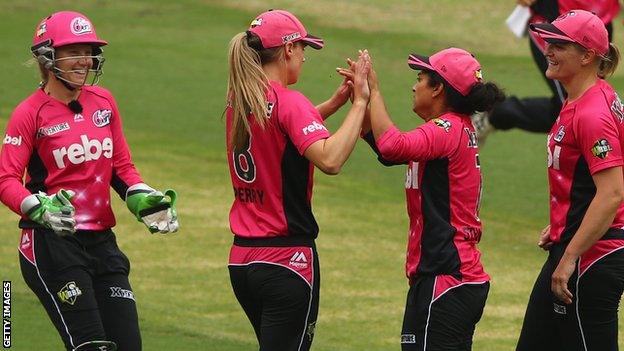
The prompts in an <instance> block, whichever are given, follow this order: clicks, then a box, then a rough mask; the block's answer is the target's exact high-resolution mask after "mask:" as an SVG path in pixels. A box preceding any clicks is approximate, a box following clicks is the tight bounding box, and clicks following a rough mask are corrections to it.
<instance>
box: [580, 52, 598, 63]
mask: <svg viewBox="0 0 624 351" xmlns="http://www.w3.org/2000/svg"><path fill="white" fill-rule="evenodd" d="M597 57H598V54H597V53H596V51H595V50H594V49H590V50H586V51H585V52H584V53H583V55H582V56H581V66H587V65H590V64H592V63H593V62H594V61H595V60H596V58H597Z"/></svg>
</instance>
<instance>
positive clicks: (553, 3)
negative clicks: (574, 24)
mask: <svg viewBox="0 0 624 351" xmlns="http://www.w3.org/2000/svg"><path fill="white" fill-rule="evenodd" d="M531 8H532V9H533V10H534V11H535V12H537V13H539V14H540V15H542V16H544V17H546V19H547V20H548V22H552V21H554V20H555V18H557V17H559V1H558V0H537V2H535V4H533V5H531Z"/></svg>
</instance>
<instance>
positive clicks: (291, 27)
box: [249, 10, 325, 50]
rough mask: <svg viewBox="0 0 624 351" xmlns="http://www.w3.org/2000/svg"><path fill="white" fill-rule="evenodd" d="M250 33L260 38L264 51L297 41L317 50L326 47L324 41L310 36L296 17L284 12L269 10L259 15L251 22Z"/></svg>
mask: <svg viewBox="0 0 624 351" xmlns="http://www.w3.org/2000/svg"><path fill="white" fill-rule="evenodd" d="M249 31H250V32H252V33H254V34H256V35H257V36H258V37H259V38H260V41H261V42H262V47H263V48H264V49H270V48H274V47H278V46H282V45H284V44H286V43H289V42H296V41H303V42H304V43H305V44H307V45H309V46H311V47H312V48H314V49H317V50H318V49H321V48H323V46H324V45H325V44H324V42H323V39H321V38H318V37H315V36H312V35H310V34H308V31H307V30H306V29H305V27H304V26H303V24H302V23H301V21H299V19H297V17H295V15H293V14H292V13H290V12H288V11H284V10H269V11H267V12H264V13H262V14H260V15H258V17H256V19H254V20H253V21H252V22H251V25H250V26H249Z"/></svg>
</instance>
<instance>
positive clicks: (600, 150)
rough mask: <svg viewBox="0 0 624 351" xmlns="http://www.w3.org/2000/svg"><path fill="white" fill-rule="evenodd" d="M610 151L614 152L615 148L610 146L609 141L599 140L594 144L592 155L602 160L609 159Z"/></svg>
mask: <svg viewBox="0 0 624 351" xmlns="http://www.w3.org/2000/svg"><path fill="white" fill-rule="evenodd" d="M609 151H613V148H612V147H611V145H609V142H608V141H607V139H600V140H598V141H597V142H596V143H595V144H594V147H592V148H591V152H592V154H593V155H594V156H596V157H598V158H600V159H605V158H607V155H608V154H609Z"/></svg>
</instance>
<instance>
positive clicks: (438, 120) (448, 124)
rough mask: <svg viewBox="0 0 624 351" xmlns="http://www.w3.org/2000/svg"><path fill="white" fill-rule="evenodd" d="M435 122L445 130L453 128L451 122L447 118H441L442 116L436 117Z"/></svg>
mask: <svg viewBox="0 0 624 351" xmlns="http://www.w3.org/2000/svg"><path fill="white" fill-rule="evenodd" d="M433 123H434V124H435V125H436V126H438V127H440V128H442V129H444V131H445V132H448V131H449V130H451V122H449V121H447V120H445V119H441V118H434V119H433Z"/></svg>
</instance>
